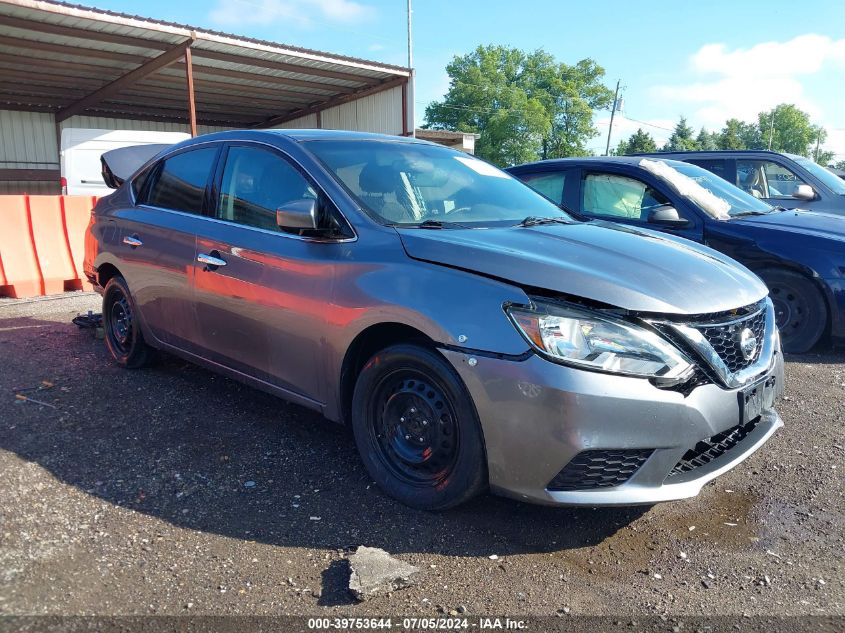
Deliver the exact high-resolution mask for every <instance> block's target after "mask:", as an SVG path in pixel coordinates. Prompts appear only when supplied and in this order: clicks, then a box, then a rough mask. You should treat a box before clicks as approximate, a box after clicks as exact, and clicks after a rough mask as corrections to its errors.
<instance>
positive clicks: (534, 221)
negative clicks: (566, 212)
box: [516, 215, 569, 226]
mask: <svg viewBox="0 0 845 633" xmlns="http://www.w3.org/2000/svg"><path fill="white" fill-rule="evenodd" d="M540 224H569V220H567V219H566V218H541V217H537V216H536V215H529V216H528V217H527V218H523V220H522V221H521V222H520V223H519V224H517V225H516V226H538V225H540Z"/></svg>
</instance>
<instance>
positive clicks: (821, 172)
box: [790, 155, 845, 196]
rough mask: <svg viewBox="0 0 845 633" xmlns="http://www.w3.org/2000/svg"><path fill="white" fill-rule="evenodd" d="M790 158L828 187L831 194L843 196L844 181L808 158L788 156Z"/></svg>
mask: <svg viewBox="0 0 845 633" xmlns="http://www.w3.org/2000/svg"><path fill="white" fill-rule="evenodd" d="M790 158H792V160H794V161H795V162H796V163H798V164H799V165H801V167H803V168H804V169H806V170H807V171H808V172H810V173H811V174H813V175H814V176H815V177H816V178H818V179H819V180H821V181H822V182H823V183H824V184H825V185H827V186H828V187H830V189H831V191H833V193H835V194H838V195H840V196H845V180H842V179H841V178H840V177H839V176H837V175H836V174H834V173H833V172H832V171H830V170H828V169H825V168H824V167H822V166H821V165H819V164H818V163H816V162H815V161H812V160H810V159H809V158H804V157H803V156H792V155H790Z"/></svg>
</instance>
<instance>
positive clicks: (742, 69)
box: [651, 34, 845, 151]
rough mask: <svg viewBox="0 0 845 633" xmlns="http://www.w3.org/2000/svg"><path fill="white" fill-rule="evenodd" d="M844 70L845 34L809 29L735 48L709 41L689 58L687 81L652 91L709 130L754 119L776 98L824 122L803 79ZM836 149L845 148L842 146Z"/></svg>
mask: <svg viewBox="0 0 845 633" xmlns="http://www.w3.org/2000/svg"><path fill="white" fill-rule="evenodd" d="M843 69H845V38H843V39H839V40H834V39H831V38H830V37H827V36H824V35H816V34H807V35H800V36H798V37H795V38H793V39H791V40H788V41H785V42H763V43H760V44H756V45H754V46H751V47H750V48H736V49H728V47H727V46H725V45H724V44H707V45H705V46H702V47H701V48H700V49H699V50H698V51H697V52H696V53H695V54H694V55H692V56H691V57H690V60H689V77H690V79H691V80H690V81H688V82H686V83H678V84H673V85H661V86H655V87H654V88H652V90H651V96H652V98H654V99H656V100H659V101H661V102H662V107H663V108H666V107H667V106H674V107H675V109H676V110H677V112H678V113H679V114H680V113H684V114H685V115H686V116H687V117H688V118H689V120H690V123H691V124H692V125H693V126H695V127H700V126H704V127H706V128H708V129H711V130H718V129H721V128H722V127H723V125H724V123H725V121H726V120H727V119H729V118H738V119H741V120H744V121H756V119H757V114H758V113H759V112H762V111H764V110H768V109H771V108H772V107H774V106H776V105H777V104H779V103H794V104H795V105H797V106H798V107H799V108H801V109H802V110H804V111H806V112H807V113H808V114H809V115H810V117H811V118H812V119H813V120H814V121H815V122H816V123H820V124H822V125H824V119H825V113H824V111H823V109H822V108H821V107H820V106H819V104H817V103H816V102H814V101H813V100H812V99H811V98H810V97H809V96H808V95H807V94H806V93H805V90H804V86H803V84H802V80H803V79H804V78H806V77H808V76H810V75H817V74H819V73H822V72H825V71H829V72H831V73H832V74H833V76H834V77H836V76H837V74H838V72H841V70H843ZM838 105H839V104H837V107H838ZM832 140H833V138H832V136H831V138H830V140H829V142H828V145H831V146H832V143H831V142H830V141H832ZM837 142H838V138H837ZM834 151H845V146H841V145H840V146H839V149H834Z"/></svg>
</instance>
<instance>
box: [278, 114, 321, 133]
mask: <svg viewBox="0 0 845 633" xmlns="http://www.w3.org/2000/svg"><path fill="white" fill-rule="evenodd" d="M316 127H317V115H316V114H308V115H306V116H301V117H299V118H298V119H293V120H292V121H288V122H287V123H282V124H281V125H276V126H274V129H277V130H312V129H314V128H316Z"/></svg>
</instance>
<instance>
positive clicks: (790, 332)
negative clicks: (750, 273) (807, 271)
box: [760, 270, 827, 354]
mask: <svg viewBox="0 0 845 633" xmlns="http://www.w3.org/2000/svg"><path fill="white" fill-rule="evenodd" d="M760 277H761V278H762V279H763V281H765V282H766V285H767V286H768V287H769V297H771V299H772V304H773V305H774V308H775V323H776V324H777V326H778V329H779V330H780V336H781V343H782V345H783V349H784V351H786V352H790V353H793V354H803V353H805V352H808V351H810V349H812V348H813V346H814V345H815V344H816V343H818V341H819V339H820V338H821V336H822V334H824V331H825V328H826V327H827V305H826V304H825V301H824V298H823V297H822V296H821V293H820V292H819V290H818V289H817V288H816V287H815V286H814V285H813V283H812V282H811V281H810V280H809V279H807V278H806V277H803V276H801V275H799V274H797V273H793V272H789V271H786V270H774V271H767V272H764V273H761V274H760Z"/></svg>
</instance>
